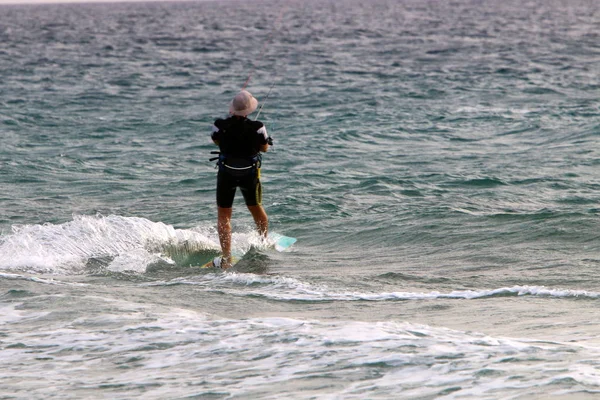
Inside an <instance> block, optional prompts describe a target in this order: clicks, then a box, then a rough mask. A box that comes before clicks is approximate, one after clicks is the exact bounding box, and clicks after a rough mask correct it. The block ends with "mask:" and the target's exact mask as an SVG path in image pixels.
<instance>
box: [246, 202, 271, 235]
mask: <svg viewBox="0 0 600 400" xmlns="http://www.w3.org/2000/svg"><path fill="white" fill-rule="evenodd" d="M248 210H250V213H251V214H252V218H254V223H255V224H256V229H257V230H258V233H259V234H260V235H261V236H262V237H263V238H266V237H267V233H268V232H269V218H268V217H267V213H266V212H265V209H264V208H263V207H262V206H261V205H258V206H248Z"/></svg>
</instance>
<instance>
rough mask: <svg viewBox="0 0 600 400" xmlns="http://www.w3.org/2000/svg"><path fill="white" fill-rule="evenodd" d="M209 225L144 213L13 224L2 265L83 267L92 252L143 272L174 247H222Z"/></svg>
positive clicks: (49, 269) (57, 269) (0, 246)
mask: <svg viewBox="0 0 600 400" xmlns="http://www.w3.org/2000/svg"><path fill="white" fill-rule="evenodd" d="M211 233H212V232H210V230H209V229H206V230H202V229H200V228H197V229H175V228H174V227H173V226H171V225H167V224H164V223H162V222H152V221H149V220H147V219H144V218H135V217H121V216H116V215H110V216H106V217H105V216H101V215H97V216H75V217H74V219H73V221H70V222H67V223H64V224H59V225H54V224H44V225H23V226H13V232H12V234H9V235H6V236H5V237H3V240H2V242H1V243H0V269H1V270H6V271H23V272H34V273H35V272H37V273H39V272H41V273H64V274H69V273H81V272H83V271H84V269H85V266H86V263H87V261H88V260H90V259H92V258H102V257H109V258H114V260H113V265H112V269H113V270H115V271H125V270H134V271H141V272H143V271H144V270H145V269H144V265H147V264H148V263H151V262H154V261H156V260H157V257H160V258H162V260H163V261H166V262H169V260H168V259H167V258H166V257H164V256H162V255H161V254H160V252H161V250H162V249H164V248H166V247H168V246H174V247H184V246H187V247H192V248H193V249H195V250H199V249H200V250H202V249H208V250H214V249H218V248H219V246H218V241H217V240H216V234H212V235H211Z"/></svg>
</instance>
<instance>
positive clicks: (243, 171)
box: [210, 151, 262, 176]
mask: <svg viewBox="0 0 600 400" xmlns="http://www.w3.org/2000/svg"><path fill="white" fill-rule="evenodd" d="M210 154H217V155H218V157H213V158H211V159H210V161H217V162H216V164H215V168H219V171H226V172H228V173H229V174H230V175H233V176H245V175H247V174H250V173H255V172H257V171H258V170H259V169H260V166H261V164H262V155H261V154H260V153H257V154H256V155H255V156H253V157H250V158H247V157H231V156H227V155H226V154H222V153H221V152H220V151H211V152H210Z"/></svg>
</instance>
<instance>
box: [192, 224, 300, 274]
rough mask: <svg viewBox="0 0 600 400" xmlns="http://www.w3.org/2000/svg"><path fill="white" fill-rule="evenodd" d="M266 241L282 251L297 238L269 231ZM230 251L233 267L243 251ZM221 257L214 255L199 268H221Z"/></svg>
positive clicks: (242, 255)
mask: <svg viewBox="0 0 600 400" xmlns="http://www.w3.org/2000/svg"><path fill="white" fill-rule="evenodd" d="M267 241H268V242H269V247H271V248H273V249H275V250H276V251H279V252H282V251H286V250H287V249H289V248H290V247H292V245H293V244H294V243H296V241H297V239H296V238H293V237H290V236H285V235H282V234H280V233H275V232H271V233H269V236H268V237H267ZM232 253H233V254H232V260H231V266H232V267H233V266H234V265H235V264H237V263H238V262H239V261H240V260H241V259H242V258H243V257H244V254H245V253H241V252H232ZM221 257H222V256H221V255H219V256H218V257H215V258H214V259H212V260H210V261H209V262H207V263H206V264H204V265H203V266H202V267H201V268H221V266H220V264H221Z"/></svg>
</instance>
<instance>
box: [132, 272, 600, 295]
mask: <svg viewBox="0 0 600 400" xmlns="http://www.w3.org/2000/svg"><path fill="white" fill-rule="evenodd" d="M144 285H150V286H171V285H197V286H204V287H205V288H206V290H218V291H220V292H224V293H229V294H232V295H237V296H250V297H263V298H267V299H269V300H275V301H286V302H287V301H306V302H329V301H408V300H435V299H450V300H475V299H484V298H493V297H512V296H515V297H517V296H537V297H553V298H556V297H562V298H574V299H575V298H576V299H598V298H600V293H597V292H590V291H586V290H573V289H560V288H557V289H553V288H548V287H545V286H527V285H524V286H512V287H502V288H498V289H482V290H454V291H450V292H446V293H444V292H438V291H431V292H409V291H397V292H357V291H347V290H344V289H339V288H332V287H329V286H328V285H324V284H313V283H309V282H303V281H301V280H299V279H296V278H292V277H284V276H265V275H255V274H247V273H237V272H232V273H224V274H223V273H217V274H214V273H210V274H206V275H202V276H196V277H194V278H193V279H190V278H177V279H173V280H170V281H164V282H152V283H146V284H144ZM240 287H243V288H244V290H240Z"/></svg>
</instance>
